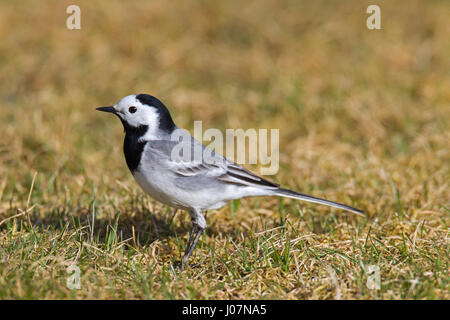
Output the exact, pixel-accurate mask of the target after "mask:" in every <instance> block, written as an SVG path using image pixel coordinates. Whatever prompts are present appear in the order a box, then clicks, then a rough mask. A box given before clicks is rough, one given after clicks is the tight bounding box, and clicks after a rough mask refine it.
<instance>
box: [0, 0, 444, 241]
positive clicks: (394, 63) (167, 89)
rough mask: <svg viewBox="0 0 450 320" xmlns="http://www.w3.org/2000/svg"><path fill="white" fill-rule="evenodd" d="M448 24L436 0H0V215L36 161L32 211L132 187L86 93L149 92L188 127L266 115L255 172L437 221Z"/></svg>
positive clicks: (107, 126)
mask: <svg viewBox="0 0 450 320" xmlns="http://www.w3.org/2000/svg"><path fill="white" fill-rule="evenodd" d="M71 4H77V5H79V6H80V8H81V30H68V29H67V28H66V20H67V18H68V17H69V15H68V14H67V13H66V8H67V6H69V5H71ZM370 4H377V5H379V6H380V8H381V30H368V29H367V27H366V19H367V18H368V16H369V14H367V13H366V8H367V7H368V5H370ZM449 35H450V3H449V2H448V1H444V0H442V1H439V0H433V1H427V0H422V1H420V0H408V1H323V0H318V1H294V0H278V1H275V0H274V1H270V0H258V1H245V2H242V1H206V0H202V1H181V0H175V1H170V2H169V1H127V2H123V1H102V2H100V1H96V2H94V1H75V2H74V1H1V2H0V39H1V41H0V83H1V85H0V134H1V139H0V218H5V217H8V216H11V215H13V214H14V212H15V211H14V210H15V209H16V208H24V207H25V206H26V203H27V200H28V199H27V198H28V194H29V190H30V185H31V181H32V177H33V175H34V173H35V172H37V173H38V174H37V178H36V183H35V186H34V191H33V193H32V196H31V199H30V203H35V204H38V206H37V207H36V209H35V210H34V212H33V215H34V216H35V218H36V219H38V217H40V216H41V217H42V216H45V215H46V214H47V213H48V212H50V211H52V210H54V209H55V208H62V207H64V205H65V204H67V201H68V200H67V199H71V200H70V201H72V202H71V207H70V208H69V210H67V211H64V210H63V211H61V212H63V213H64V212H65V214H66V215H67V214H73V215H76V214H85V213H89V210H90V202H89V201H90V200H91V199H92V197H93V194H97V195H98V197H106V198H108V197H111V198H113V197H115V196H123V197H126V195H131V197H132V198H133V197H137V196H138V195H140V191H139V188H138V186H137V185H136V184H135V183H134V181H133V178H132V176H131V175H130V173H129V172H128V169H127V167H126V164H125V160H124V157H123V154H122V141H123V129H122V126H121V124H120V122H119V121H117V119H116V118H114V117H112V116H108V115H106V114H102V113H99V112H96V111H95V108H96V107H99V106H104V105H112V104H114V103H116V102H117V101H118V100H119V99H120V98H122V97H123V96H126V95H129V94H134V93H148V94H152V95H154V96H156V97H158V98H159V99H161V100H162V101H163V102H164V103H165V104H166V105H167V106H168V108H169V110H170V111H171V113H172V116H173V118H174V120H175V122H176V123H177V125H178V126H180V127H184V128H186V129H189V130H192V128H193V121H194V120H202V121H203V130H206V129H208V128H219V129H221V130H224V129H225V128H243V129H247V128H256V129H258V128H268V129H271V128H279V129H280V170H279V173H278V174H277V175H276V176H273V177H267V178H269V179H271V180H274V181H276V182H278V183H281V184H283V185H284V186H286V187H289V188H292V189H296V190H299V191H302V192H305V193H310V194H314V195H316V196H325V197H327V198H329V199H331V200H335V201H339V202H343V203H347V204H349V205H354V206H357V207H358V208H361V209H364V210H365V211H367V212H368V214H369V216H370V217H372V218H375V217H378V218H380V219H382V217H385V216H386V217H387V216H388V215H391V214H394V213H400V214H402V213H404V214H406V215H408V216H409V217H414V218H415V219H416V220H417V221H422V220H427V221H428V223H430V225H431V226H435V227H436V228H438V229H439V228H444V229H443V230H445V228H446V227H445V225H446V223H448V208H449V204H448V199H449V188H448V181H450V179H449V178H450V174H449V160H450V159H449V138H450V126H449V120H450V116H449V114H450V112H449V111H450V108H449V102H450V58H449V57H450V37H449ZM247 167H248V166H247ZM251 169H255V170H257V169H258V168H257V167H251ZM128 197H130V196H128ZM114 201H116V202H115V203H116V204H117V203H120V201H121V199H120V198H118V199H117V200H114ZM130 201H131V200H130ZM246 201H249V202H246V203H252V204H253V202H252V201H254V200H246ZM105 206H106V204H105ZM262 206H263V207H264V206H265V207H264V208H267V210H269V211H268V212H269V213H267V215H268V216H270V215H271V213H270V212H271V211H273V210H275V211H276V210H277V209H276V208H277V206H278V200H273V201H268V202H266V204H264V205H262ZM306 206H309V205H306ZM313 207H314V209H315V210H318V212H326V210H328V209H326V208H322V207H320V208H319V207H317V206H313ZM309 208H311V207H310V206H309ZM105 210H106V209H105ZM124 210H126V209H124ZM113 211H114V210H113V209H111V212H113ZM274 216H276V217H278V213H274ZM223 219H228V218H225V216H224V218H223ZM242 219H246V218H242ZM0 220H1V219H0ZM416 220H415V221H416ZM214 223H215V222H214V220H212V224H213V226H214ZM415 227H416V226H415V225H411V226H409V227H407V230H409V231H410V232H413V231H414V230H415ZM218 228H219V229H220V228H225V227H222V226H218ZM392 228H394V229H395V228H396V227H392ZM380 232H381V229H380Z"/></svg>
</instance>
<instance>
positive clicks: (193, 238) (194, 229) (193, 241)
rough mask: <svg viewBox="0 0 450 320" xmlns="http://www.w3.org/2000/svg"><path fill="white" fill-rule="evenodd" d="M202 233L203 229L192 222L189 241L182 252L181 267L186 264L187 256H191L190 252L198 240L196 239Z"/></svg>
mask: <svg viewBox="0 0 450 320" xmlns="http://www.w3.org/2000/svg"><path fill="white" fill-rule="evenodd" d="M202 233H203V229H202V228H200V227H199V226H198V225H196V224H194V225H193V227H192V231H191V234H190V236H189V241H188V244H187V246H186V251H185V252H184V257H183V262H182V267H183V268H184V267H185V266H186V265H187V262H188V260H189V257H190V256H191V254H192V252H194V248H195V246H196V244H197V242H198V239H199V238H200V236H201V235H202Z"/></svg>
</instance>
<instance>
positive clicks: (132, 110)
mask: <svg viewBox="0 0 450 320" xmlns="http://www.w3.org/2000/svg"><path fill="white" fill-rule="evenodd" d="M128 111H130V113H135V112H136V111H137V108H136V107H130V108H128Z"/></svg>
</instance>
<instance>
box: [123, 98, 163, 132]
mask: <svg viewBox="0 0 450 320" xmlns="http://www.w3.org/2000/svg"><path fill="white" fill-rule="evenodd" d="M114 109H115V110H116V113H117V115H118V116H119V117H120V118H121V119H122V120H123V121H125V122H126V123H127V124H128V125H130V126H131V127H140V126H148V131H147V133H146V134H145V136H144V137H142V139H152V138H155V137H157V136H158V130H159V114H158V110H157V109H156V108H154V107H152V106H148V105H144V104H142V103H141V102H140V101H139V100H138V99H136V95H134V94H133V95H129V96H126V97H125V98H123V99H122V100H120V101H119V102H118V103H117V104H116V105H115V106H114ZM133 111H134V112H133Z"/></svg>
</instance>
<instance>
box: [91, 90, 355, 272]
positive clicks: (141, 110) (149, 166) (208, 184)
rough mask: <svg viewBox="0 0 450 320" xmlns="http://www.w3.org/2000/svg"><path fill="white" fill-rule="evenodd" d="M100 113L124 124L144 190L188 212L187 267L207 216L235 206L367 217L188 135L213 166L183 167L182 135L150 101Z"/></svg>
mask: <svg viewBox="0 0 450 320" xmlns="http://www.w3.org/2000/svg"><path fill="white" fill-rule="evenodd" d="M97 110H99V111H104V112H110V113H113V114H115V115H116V116H118V117H119V119H120V121H121V122H122V124H123V127H124V130H125V140H124V143H123V151H124V154H125V160H126V162H127V165H128V168H129V169H130V171H131V173H132V174H133V177H134V178H135V180H136V181H137V183H138V184H139V185H140V187H141V188H142V189H143V190H144V191H145V192H146V193H148V194H149V195H150V196H151V197H152V198H154V199H156V200H158V201H160V202H162V203H164V204H166V205H169V206H171V207H173V208H176V209H182V210H186V211H187V212H189V215H190V217H191V220H192V224H193V227H192V231H191V233H190V236H189V240H188V243H187V246H186V251H185V253H184V256H183V259H182V265H183V266H184V265H186V263H187V261H188V260H189V257H190V256H191V254H192V252H193V250H194V248H195V245H196V244H197V241H198V239H199V238H200V235H201V234H202V232H203V230H204V229H205V228H206V221H205V218H204V216H203V213H204V212H206V211H207V210H211V209H218V208H220V207H222V206H224V205H225V204H226V203H227V201H230V200H235V199H240V198H244V197H255V196H282V197H288V198H293V199H299V200H305V201H309V202H314V203H319V204H324V205H328V206H331V207H335V208H340V209H343V210H347V211H351V212H353V213H357V214H363V211H361V210H358V209H355V208H353V207H350V206H347V205H344V204H339V203H336V202H332V201H328V200H325V199H320V198H316V197H312V196H309V195H306V194H302V193H298V192H295V191H291V190H288V189H283V188H280V186H279V185H278V184H275V183H273V182H270V181H268V180H266V179H263V178H261V177H259V176H257V175H255V174H253V173H251V172H250V171H248V170H246V169H244V168H243V167H241V166H240V165H238V164H236V163H234V162H232V161H229V160H227V159H226V158H225V157H223V156H221V155H219V154H217V153H214V151H212V150H211V149H209V148H208V147H206V146H204V145H203V144H202V143H201V142H199V141H198V140H196V139H194V138H193V137H191V136H190V135H189V134H188V136H189V141H188V142H189V143H190V145H191V146H192V148H193V149H195V148H196V147H197V148H200V150H202V152H203V153H202V154H206V153H204V151H205V150H206V151H208V154H209V155H210V158H212V159H213V160H214V161H211V159H208V161H205V159H203V158H201V159H198V158H196V157H194V156H195V155H190V156H189V158H187V159H185V158H183V159H182V161H180V159H174V158H173V153H174V152H173V150H174V148H175V147H176V146H177V145H179V137H176V138H174V135H175V132H177V133H179V130H181V129H179V128H178V127H177V126H176V125H175V123H174V122H173V120H172V117H171V116H170V113H169V110H167V108H166V106H165V105H164V104H163V103H162V102H161V101H160V100H158V99H157V98H155V97H153V96H151V95H148V94H138V95H129V96H126V97H125V98H123V99H122V100H120V101H119V102H118V103H117V104H116V105H114V106H109V107H100V108H97ZM194 153H195V152H194Z"/></svg>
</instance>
